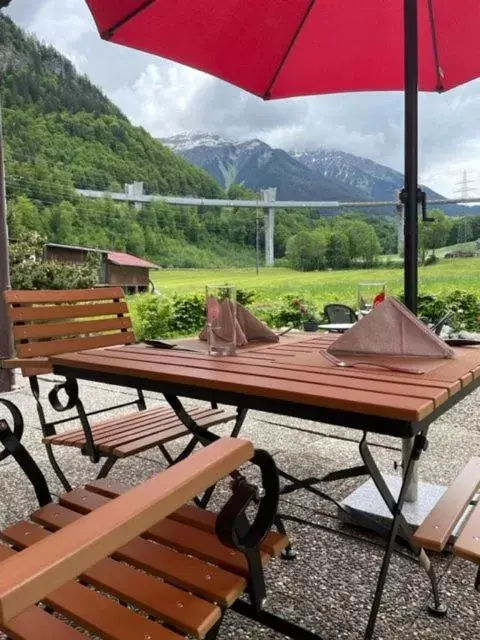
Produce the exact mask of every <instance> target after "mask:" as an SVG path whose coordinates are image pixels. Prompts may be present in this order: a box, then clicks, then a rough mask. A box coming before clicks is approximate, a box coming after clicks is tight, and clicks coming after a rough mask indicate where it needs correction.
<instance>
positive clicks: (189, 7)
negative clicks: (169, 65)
mask: <svg viewBox="0 0 480 640" xmlns="http://www.w3.org/2000/svg"><path fill="white" fill-rule="evenodd" d="M87 4H88V5H89V7H90V9H91V11H92V13H93V16H94V18H95V21H96V24H97V27H98V30H99V32H100V34H101V36H102V37H103V38H105V39H107V40H111V41H112V42H116V43H119V44H123V45H126V46H128V47H134V48H136V49H141V50H143V51H147V52H149V53H154V54H157V55H160V56H163V57H165V58H169V59H171V60H176V61H177V62H181V63H183V64H186V65H188V66H191V67H195V68H196V69H201V70H202V71H205V72H207V73H209V74H212V75H214V76H217V77H219V78H222V79H223V80H226V81H228V82H230V83H232V84H234V85H237V86H238V87H241V88H242V89H245V90H246V91H249V92H251V93H254V94H255V95H257V96H260V97H262V98H264V99H275V98H287V97H292V96H305V95H312V94H320V93H337V92H345V91H370V90H371V91H392V90H401V89H403V88H404V86H405V79H404V31H403V15H404V1H403V0H360V1H359V0H317V1H315V0H222V1H221V2H220V1H219V0H195V2H192V0H175V2H170V1H167V0H147V1H145V0H87ZM479 33H480V11H479V2H478V0H456V1H455V2H452V0H418V39H419V58H418V68H419V88H420V89H421V90H424V91H438V90H440V91H441V90H445V89H450V88H452V87H454V86H456V85H459V84H462V83H464V82H467V81H469V80H471V79H472V78H475V77H476V76H477V75H478V73H479V62H480V37H479V35H478V34H479Z"/></svg>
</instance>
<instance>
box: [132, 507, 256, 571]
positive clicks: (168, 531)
mask: <svg viewBox="0 0 480 640" xmlns="http://www.w3.org/2000/svg"><path fill="white" fill-rule="evenodd" d="M143 535H144V536H145V537H146V538H148V539H150V540H154V541H155V542H160V544H165V545H168V546H169V547H172V548H173V549H177V550H178V551H181V552H182V553H188V554H192V555H194V556H196V557H197V558H200V559H201V560H205V561H206V562H212V563H213V564H216V565H217V566H218V567H221V568H222V569H225V570H226V571H231V572H232V573H236V574H238V575H240V576H243V577H244V578H246V577H247V576H248V564H247V560H246V558H245V556H244V554H243V553H240V552H239V551H235V550H233V549H230V548H229V547H225V546H224V545H219V544H218V540H217V537H216V536H215V535H213V534H211V533H207V532H206V531H201V530H200V529H196V528H195V527H190V526H188V525H186V524H182V523H181V522H175V521H174V520H170V519H169V518H166V519H165V520H161V521H160V522H157V524H155V525H153V527H150V528H149V529H148V530H147V531H145V533H144V534H143ZM260 559H261V560H262V564H266V562H267V561H268V556H267V554H265V553H263V552H261V553H260Z"/></svg>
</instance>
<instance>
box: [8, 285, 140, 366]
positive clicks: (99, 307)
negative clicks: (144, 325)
mask: <svg viewBox="0 0 480 640" xmlns="http://www.w3.org/2000/svg"><path fill="white" fill-rule="evenodd" d="M5 300H6V302H7V306H8V314H9V317H10V320H11V322H12V325H13V335H14V339H15V346H16V352H17V356H18V357H19V358H38V357H48V356H52V355H56V354H59V353H69V352H72V351H79V350H81V349H96V348H99V347H107V346H113V345H123V344H131V343H133V342H135V334H134V333H133V330H132V322H131V320H130V317H129V316H128V315H127V314H128V307H127V304H126V302H125V294H124V293H123V289H122V288H121V287H105V288H98V289H71V290H70V289H68V290H67V289H65V290H60V291H20V290H16V291H15V290H12V291H6V292H5ZM50 371H51V367H50V365H49V364H48V363H45V364H42V365H35V366H32V367H24V368H22V373H23V375H24V376H32V375H36V374H38V373H48V372H50Z"/></svg>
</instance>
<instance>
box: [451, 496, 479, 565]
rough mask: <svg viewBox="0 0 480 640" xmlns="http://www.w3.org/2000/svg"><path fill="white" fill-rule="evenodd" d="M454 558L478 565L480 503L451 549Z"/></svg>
mask: <svg viewBox="0 0 480 640" xmlns="http://www.w3.org/2000/svg"><path fill="white" fill-rule="evenodd" d="M453 553H454V554H455V555H456V556H460V557H461V558H465V560H472V561H473V562H477V563H480V503H477V505H476V506H475V508H474V509H473V510H472V513H471V514H470V516H469V518H468V520H467V522H466V524H465V526H464V527H463V529H462V531H461V533H460V535H459V536H458V538H457V541H456V542H455V545H454V547H453Z"/></svg>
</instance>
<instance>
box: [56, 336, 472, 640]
mask: <svg viewBox="0 0 480 640" xmlns="http://www.w3.org/2000/svg"><path fill="white" fill-rule="evenodd" d="M335 338H336V336H335V335H332V334H323V335H319V334H317V335H315V336H313V337H303V336H300V337H295V338H291V339H289V340H282V341H281V342H280V343H279V344H273V345H267V346H265V345H263V346H259V347H258V348H255V349H251V350H249V351H245V352H243V353H242V352H241V351H239V353H238V355H237V356H235V357H227V358H218V357H210V356H208V355H207V354H204V353H193V352H186V351H176V350H157V349H147V348H145V347H142V346H125V347H112V348H104V349H97V350H90V351H83V352H78V353H72V354H66V355H60V356H54V357H53V358H52V363H53V367H54V372H55V373H56V374H60V375H64V376H66V377H67V378H68V377H73V378H80V379H85V380H91V381H97V382H104V383H111V384H116V385H124V386H127V387H141V388H143V389H145V390H150V391H159V392H162V393H163V394H164V395H165V397H166V399H167V400H168V402H169V403H170V404H171V406H172V407H173V408H174V409H175V410H176V411H177V414H178V415H179V417H180V418H181V419H182V420H183V421H184V423H185V424H186V426H187V427H189V428H191V429H192V431H194V433H196V431H195V429H196V427H195V424H194V423H193V421H192V420H191V419H189V417H188V414H186V412H185V410H184V409H183V406H182V404H181V403H180V401H179V400H178V396H184V397H189V398H197V399H201V400H208V401H214V402H215V401H216V402H221V403H224V404H232V405H235V406H237V407H239V408H243V409H257V410H260V411H266V412H269V413H277V414H282V415H288V416H294V417H298V418H307V419H311V420H317V421H321V422H327V423H330V424H335V425H340V426H344V427H351V428H354V429H357V430H361V431H363V432H364V437H363V439H362V441H361V443H360V454H361V456H362V459H363V463H364V464H363V466H362V467H357V468H354V470H353V472H352V471H350V473H351V475H360V473H363V474H365V473H368V474H370V476H371V477H372V479H373V481H374V482H375V485H376V486H377V489H378V491H379V492H380V494H381V496H382V498H383V500H384V501H385V503H386V504H387V506H388V508H389V510H390V512H391V513H392V517H393V519H392V524H391V527H390V529H389V532H388V542H387V547H386V551H385V555H384V559H383V563H382V567H381V571H380V575H379V579H378V584H377V590H376V594H375V598H374V601H373V605H372V610H371V613H370V619H369V623H368V627H367V630H366V633H365V638H371V637H372V634H373V629H374V625H375V621H376V617H377V613H378V608H379V605H380V600H381V596H382V592H383V587H384V583H385V579H386V575H387V571H388V566H389V563H390V559H391V555H392V552H393V547H394V543H395V540H396V539H397V536H398V534H399V533H401V534H402V537H403V539H404V542H406V544H408V545H409V547H410V549H411V550H412V552H413V553H414V554H415V555H416V556H417V557H418V559H419V561H420V562H421V564H422V566H423V567H424V568H425V570H426V571H427V574H428V575H429V578H430V580H431V581H432V585H433V584H436V583H435V576H434V575H433V569H432V567H431V566H430V563H429V562H428V558H426V555H425V553H424V551H423V550H422V549H420V548H419V547H418V546H417V545H416V544H415V543H414V542H413V541H412V539H411V534H410V531H409V529H408V526H407V524H406V522H405V519H404V517H403V515H402V514H401V509H402V506H403V503H404V500H405V495H406V490H407V487H408V483H409V481H410V478H411V476H412V473H413V468H414V463H415V460H418V458H419V457H420V455H421V452H422V451H423V450H424V449H425V448H426V445H427V439H426V437H427V431H428V427H429V425H430V424H431V423H432V422H433V421H434V420H436V419H437V418H438V417H439V416H440V415H442V414H443V413H444V412H445V411H446V410H447V409H450V408H451V407H452V406H453V405H455V404H456V403H457V402H458V401H459V400H461V399H462V398H464V397H465V396H466V395H467V394H468V393H470V392H471V391H473V390H474V389H475V388H476V387H477V386H478V385H479V384H480V350H478V349H476V348H463V349H458V350H457V357H456V358H454V359H452V360H439V361H430V360H419V359H415V364H416V366H417V367H424V368H425V373H424V374H423V375H412V374H405V373H398V372H392V371H386V370H382V369H376V368H374V367H370V368H368V369H363V368H353V369H352V368H349V369H339V368H338V367H336V366H335V365H334V364H332V363H331V362H328V361H327V360H325V359H324V358H323V357H322V356H321V350H322V349H325V348H326V347H328V345H329V344H331V342H332V341H333V340H334V339H335ZM384 361H385V362H387V363H388V362H391V360H390V359H388V358H386V359H385V360H384ZM380 362H381V360H380ZM402 362H403V361H402ZM369 432H375V433H380V434H386V435H389V436H393V437H397V438H402V439H405V438H411V437H412V436H414V437H415V439H414V441H413V447H412V451H411V455H410V457H409V460H408V461H407V464H406V469H405V470H404V482H403V484H402V488H401V490H400V495H399V496H398V498H397V499H396V500H395V499H394V498H393V496H392V494H391V492H390V490H389V489H388V487H387V486H386V484H385V482H384V480H383V477H382V475H381V473H380V471H379V470H378V467H377V466H376V463H375V461H374V459H373V456H372V455H371V453H370V450H369V447H368V443H367V439H366V436H367V434H368V433H369ZM330 475H332V474H330ZM351 475H350V476H346V475H344V476H342V475H339V476H337V478H338V477H351ZM284 477H289V476H287V474H284ZM289 478H291V477H289ZM291 479H292V481H294V482H295V481H296V482H299V483H300V485H299V486H301V482H302V481H298V480H297V479H295V478H291ZM324 479H326V478H324ZM328 479H331V478H328ZM309 489H310V490H311V491H313V492H314V493H315V492H316V489H315V487H313V486H310V487H309ZM435 609H436V611H438V610H439V602H438V599H437V600H436V602H435ZM284 633H287V632H286V631H284ZM291 637H296V636H294V635H291Z"/></svg>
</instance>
